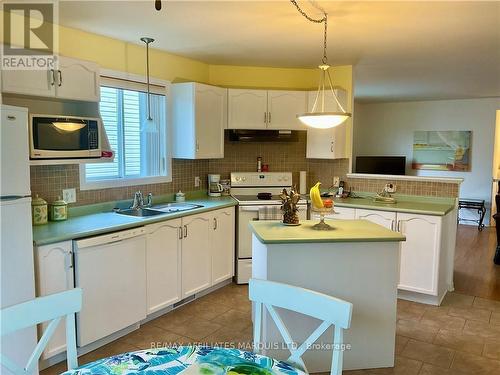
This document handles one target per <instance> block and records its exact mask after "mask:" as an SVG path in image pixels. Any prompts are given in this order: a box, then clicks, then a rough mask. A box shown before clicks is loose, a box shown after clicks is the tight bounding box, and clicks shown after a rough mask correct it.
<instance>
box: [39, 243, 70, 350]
mask: <svg viewBox="0 0 500 375" xmlns="http://www.w3.org/2000/svg"><path fill="white" fill-rule="evenodd" d="M35 262H36V263H35V269H36V282H37V296H38V297H42V296H46V295H49V294H53V293H59V292H63V291H65V290H68V289H72V288H74V287H75V282H74V278H73V251H72V243H71V241H64V242H60V243H56V244H51V245H45V246H40V247H37V248H35ZM46 328H47V323H42V324H41V325H40V326H39V333H40V336H41V334H42V333H43V331H44V330H45V329H46ZM65 350H66V333H65V325H64V322H62V323H61V324H59V326H58V327H57V329H56V331H55V332H54V335H53V336H52V338H51V339H50V341H49V343H48V344H47V346H46V348H45V350H44V352H43V354H42V359H47V358H50V357H53V356H54V355H56V354H58V353H61V352H63V351H65Z"/></svg>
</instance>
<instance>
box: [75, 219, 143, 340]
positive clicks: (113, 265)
mask: <svg viewBox="0 0 500 375" xmlns="http://www.w3.org/2000/svg"><path fill="white" fill-rule="evenodd" d="M145 233H146V231H145V229H144V228H143V227H141V228H134V229H130V230H125V231H121V232H114V233H111V234H105V235H102V236H97V237H91V238H86V239H82V240H77V241H74V247H73V248H74V251H75V284H76V286H77V287H79V288H82V290H83V301H82V310H81V311H80V313H78V314H77V343H78V346H85V345H87V344H90V343H92V342H94V341H96V340H99V339H101V338H103V337H106V336H108V335H110V334H112V333H114V332H117V331H119V330H121V329H123V328H126V327H128V326H130V325H132V324H134V323H137V322H139V321H141V320H142V319H144V318H145V317H146V306H147V302H146V236H145Z"/></svg>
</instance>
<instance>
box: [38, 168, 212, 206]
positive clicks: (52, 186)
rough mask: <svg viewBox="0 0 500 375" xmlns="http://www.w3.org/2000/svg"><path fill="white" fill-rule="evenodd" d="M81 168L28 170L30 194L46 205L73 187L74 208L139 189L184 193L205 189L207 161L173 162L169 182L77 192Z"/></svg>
mask: <svg viewBox="0 0 500 375" xmlns="http://www.w3.org/2000/svg"><path fill="white" fill-rule="evenodd" d="M79 173H80V169H79V166H78V165H74V164H72V165H46V166H32V167H31V193H32V195H33V196H34V195H35V194H38V195H39V196H41V197H42V198H44V199H45V200H47V201H48V202H52V201H54V200H55V199H56V198H57V197H58V196H61V195H62V190H63V189H67V188H76V203H74V204H73V205H74V206H81V205H85V204H92V203H100V202H108V201H115V200H122V199H132V197H133V195H134V192H135V191H137V190H142V191H143V192H144V193H149V192H152V193H153V195H160V194H168V193H174V192H176V191H178V190H179V189H181V190H183V191H194V190H197V189H198V190H206V189H207V181H206V180H207V179H206V176H207V173H208V160H172V182H170V183H160V184H149V185H137V186H127V187H116V188H109V189H99V190H80V177H79V176H80V174H79ZM195 176H200V178H201V185H200V187H199V188H195V187H194V177H195Z"/></svg>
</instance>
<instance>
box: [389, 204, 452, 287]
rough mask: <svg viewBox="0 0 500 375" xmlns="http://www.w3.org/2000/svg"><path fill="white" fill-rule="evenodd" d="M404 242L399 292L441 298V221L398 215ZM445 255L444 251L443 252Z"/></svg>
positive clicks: (431, 217) (402, 243)
mask: <svg viewBox="0 0 500 375" xmlns="http://www.w3.org/2000/svg"><path fill="white" fill-rule="evenodd" d="M397 216H398V229H399V231H400V232H401V233H402V234H404V235H405V236H406V241H405V242H401V263H400V272H399V285H398V288H399V289H404V290H409V291H413V292H419V293H425V294H432V295H438V276H439V275H438V267H439V266H440V265H439V257H440V256H439V255H440V251H441V217H440V216H430V215H415V214H406V213H398V215H397ZM442 250H443V251H444V249H442Z"/></svg>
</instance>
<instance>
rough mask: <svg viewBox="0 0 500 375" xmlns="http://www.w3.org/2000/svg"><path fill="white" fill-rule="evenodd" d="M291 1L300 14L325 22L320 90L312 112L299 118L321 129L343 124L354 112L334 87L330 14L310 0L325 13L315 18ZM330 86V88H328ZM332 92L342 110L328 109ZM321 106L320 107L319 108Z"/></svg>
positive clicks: (310, 125)
mask: <svg viewBox="0 0 500 375" xmlns="http://www.w3.org/2000/svg"><path fill="white" fill-rule="evenodd" d="M290 2H291V3H292V4H293V5H294V6H295V8H297V10H298V11H299V13H300V14H302V16H304V18H306V19H307V20H308V21H310V22H313V23H324V24H325V27H324V32H323V38H324V40H323V60H322V65H319V66H318V68H319V69H320V80H319V85H318V90H317V92H316V98H315V99H314V103H313V106H312V109H311V110H310V112H307V113H303V114H299V115H297V118H298V119H299V120H300V121H301V122H302V123H303V124H305V125H307V126H309V127H312V128H319V129H328V128H332V127H335V126H338V125H340V124H342V123H343V122H344V121H346V120H347V118H349V117H351V116H352V114H351V113H348V112H346V110H345V108H344V107H343V106H342V104H340V101H339V99H338V97H337V93H336V92H335V90H334V89H333V87H334V86H333V82H332V77H331V76H330V72H329V70H328V69H329V68H330V65H328V56H327V37H328V14H327V13H326V11H325V10H324V9H323V8H321V7H320V6H319V5H318V4H316V3H315V1H314V0H309V2H310V3H311V4H312V6H313V7H315V8H316V9H318V10H319V11H321V12H322V13H323V17H322V18H313V17H311V16H309V15H308V14H307V13H306V12H304V11H303V10H302V9H301V8H300V6H299V4H297V0H290ZM327 86H329V90H328V88H327ZM327 90H328V92H331V94H332V96H333V99H334V101H335V102H336V104H337V108H338V109H339V110H340V111H328V110H326V103H325V99H326V97H325V96H326V93H327ZM318 107H319V108H318Z"/></svg>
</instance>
